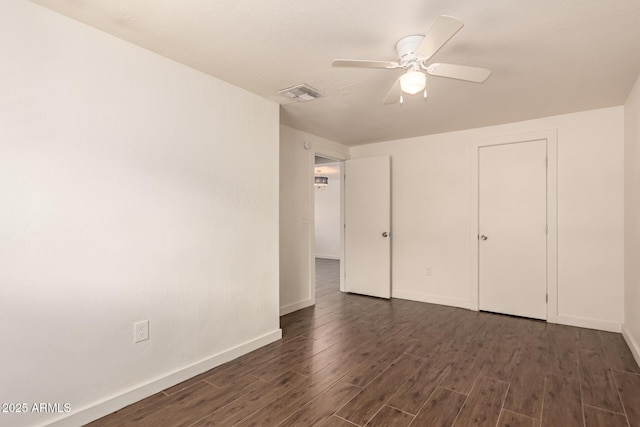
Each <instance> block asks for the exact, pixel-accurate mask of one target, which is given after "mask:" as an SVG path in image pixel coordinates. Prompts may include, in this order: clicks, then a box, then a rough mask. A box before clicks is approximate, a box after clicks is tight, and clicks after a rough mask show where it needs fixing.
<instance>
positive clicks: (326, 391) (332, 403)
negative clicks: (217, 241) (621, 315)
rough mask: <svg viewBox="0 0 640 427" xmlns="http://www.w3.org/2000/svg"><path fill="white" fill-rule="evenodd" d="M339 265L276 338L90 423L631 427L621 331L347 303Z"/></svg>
mask: <svg viewBox="0 0 640 427" xmlns="http://www.w3.org/2000/svg"><path fill="white" fill-rule="evenodd" d="M338 267H339V266H338V263H337V261H330V260H318V261H317V267H316V268H317V270H316V271H317V290H316V306H315V307H311V308H307V309H304V310H300V311H298V312H295V313H292V314H289V315H287V316H283V317H282V319H281V325H282V330H283V339H282V340H281V341H279V342H276V343H272V344H270V345H268V346H266V347H263V348H261V349H259V350H256V351H254V352H252V353H250V354H247V355H245V356H242V357H240V358H238V359H236V360H234V361H232V362H229V363H227V364H225V365H222V366H219V367H217V368H215V369H213V370H211V371H209V372H206V373H204V374H201V375H199V376H197V377H194V378H192V379H191V380H188V381H186V382H184V383H182V384H178V385H176V386H175V387H172V388H170V389H167V390H165V391H163V392H161V393H158V394H156V395H154V396H151V397H149V398H147V399H144V400H142V401H140V402H138V403H136V404H134V405H131V406H128V407H126V408H124V409H122V410H120V411H118V412H115V413H113V414H111V415H109V416H107V417H105V418H102V419H100V420H98V421H95V422H93V423H91V424H90V425H91V426H172V427H173V426H235V425H238V426H304V427H307V426H324V427H331V426H333V427H349V426H351V427H353V426H354V425H356V426H365V425H366V426H384V427H393V426H409V425H410V426H420V427H421V426H429V427H431V426H451V425H455V426H540V425H542V426H553V427H556V426H558V427H565V426H567V427H570V426H584V427H591V426H630V427H633V426H640V368H639V367H638V365H637V364H636V363H635V361H634V359H633V357H632V355H631V352H630V351H629V349H628V347H627V346H626V344H625V342H624V340H623V338H622V336H621V335H620V334H615V333H609V332H600V331H594V330H590V329H581V328H574V327H568V326H561V325H553V324H547V323H545V322H540V321H535V320H527V319H522V318H515V317H509V316H501V315H497V314H490V313H477V312H473V311H468V310H463V309H456V308H451V307H444V306H438V305H432V304H423V303H418V302H412V301H405V300H399V299H394V300H391V301H386V300H381V299H376V298H368V297H363V296H358V295H347V294H343V293H341V292H339V290H338V277H339V272H338Z"/></svg>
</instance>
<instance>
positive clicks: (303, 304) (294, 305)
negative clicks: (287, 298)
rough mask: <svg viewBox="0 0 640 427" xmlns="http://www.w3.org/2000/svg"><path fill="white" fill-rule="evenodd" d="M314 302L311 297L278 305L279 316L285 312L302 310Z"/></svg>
mask: <svg viewBox="0 0 640 427" xmlns="http://www.w3.org/2000/svg"><path fill="white" fill-rule="evenodd" d="M315 303H316V302H315V301H314V300H312V299H311V298H308V299H305V300H302V301H298V302H294V303H292V304H288V305H285V306H282V307H280V316H284V315H285V314H289V313H293V312H294V311H298V310H302V309H303V308H307V307H311V306H312V305H314V304H315Z"/></svg>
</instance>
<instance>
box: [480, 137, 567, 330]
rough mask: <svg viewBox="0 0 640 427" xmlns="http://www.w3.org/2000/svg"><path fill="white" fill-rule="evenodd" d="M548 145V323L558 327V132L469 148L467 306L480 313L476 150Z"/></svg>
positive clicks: (502, 139) (495, 140) (497, 140)
mask: <svg viewBox="0 0 640 427" xmlns="http://www.w3.org/2000/svg"><path fill="white" fill-rule="evenodd" d="M541 139H542V140H546V141H547V161H548V163H547V226H548V232H547V295H548V301H547V322H549V323H558V202H557V200H558V130H557V129H549V130H542V131H535V132H530V133H525V134H518V135H504V136H497V137H490V138H485V139H483V140H481V141H476V142H474V143H472V144H471V146H470V149H471V152H470V156H469V157H470V170H471V173H470V181H471V188H470V194H471V198H470V199H471V200H470V214H471V215H470V218H471V221H470V225H469V248H470V251H469V252H470V277H469V306H470V308H471V309H472V310H475V311H479V310H480V307H479V303H480V298H479V294H480V276H479V250H478V227H479V221H478V213H479V202H480V200H479V175H478V173H479V163H478V161H479V150H480V148H481V147H489V146H495V145H505V144H517V143H521V142H529V141H537V140H541Z"/></svg>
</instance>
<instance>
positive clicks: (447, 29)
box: [416, 15, 464, 59]
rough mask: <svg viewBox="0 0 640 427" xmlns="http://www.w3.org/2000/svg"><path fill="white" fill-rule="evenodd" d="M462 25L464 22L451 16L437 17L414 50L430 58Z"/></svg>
mask: <svg viewBox="0 0 640 427" xmlns="http://www.w3.org/2000/svg"><path fill="white" fill-rule="evenodd" d="M463 26H464V24H463V23H462V22H461V21H459V20H458V19H456V18H454V17H452V16H446V15H442V16H440V17H438V20H437V21H436V22H435V24H433V25H432V26H431V28H429V31H428V32H427V34H425V36H424V40H422V42H421V43H420V46H418V49H417V51H416V52H417V53H418V55H422V56H424V57H426V59H429V58H431V57H432V56H433V55H435V54H436V52H437V51H439V50H440V48H441V47H442V46H444V44H445V43H446V42H448V41H449V39H450V38H451V37H453V36H454V35H455V34H456V33H457V32H458V31H460V29H461V28H462V27H463Z"/></svg>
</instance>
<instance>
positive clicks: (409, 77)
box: [400, 70, 427, 95]
mask: <svg viewBox="0 0 640 427" xmlns="http://www.w3.org/2000/svg"><path fill="white" fill-rule="evenodd" d="M426 85H427V75H426V74H424V73H423V72H421V71H415V70H409V71H407V72H406V74H404V75H403V76H402V77H400V88H401V89H402V91H403V92H405V93H408V94H411V95H415V94H416V93H418V92H421V91H423V90H424V88H425V86H426Z"/></svg>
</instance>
